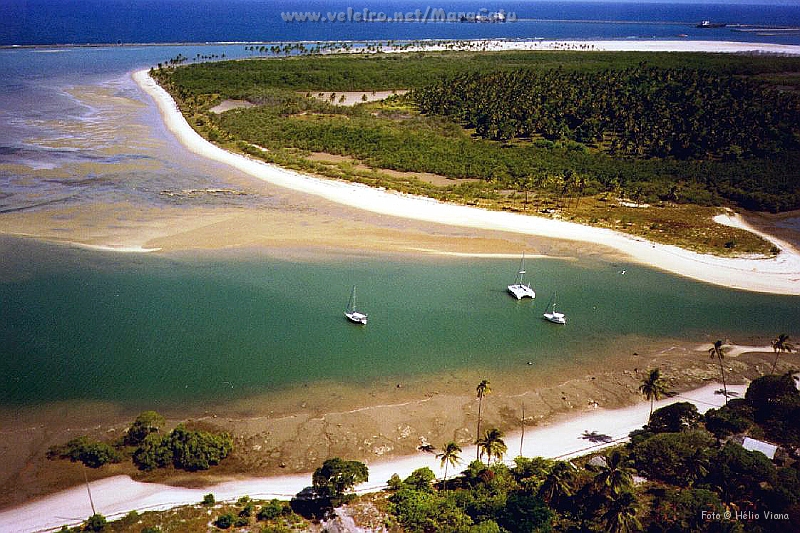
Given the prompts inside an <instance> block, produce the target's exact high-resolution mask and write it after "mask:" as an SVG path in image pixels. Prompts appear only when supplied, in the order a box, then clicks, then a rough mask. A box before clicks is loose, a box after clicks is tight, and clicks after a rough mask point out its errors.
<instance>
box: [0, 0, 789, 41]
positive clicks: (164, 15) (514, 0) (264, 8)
mask: <svg viewBox="0 0 800 533" xmlns="http://www.w3.org/2000/svg"><path fill="white" fill-rule="evenodd" d="M753 4H754V5H750V4H746V3H743V2H720V3H716V4H715V3H706V2H698V3H688V2H679V3H674V2H597V1H595V2H580V1H560V2H554V1H537V0H526V1H519V0H509V1H508V2H503V1H498V0H490V1H485V2H484V1H475V0H467V1H455V0H445V1H442V2H429V3H425V2H422V1H420V0H410V1H397V0H390V1H388V2H377V1H375V0H362V1H359V2H353V1H350V0H334V1H325V2H323V1H320V0H308V1H299V0H278V1H260V0H225V1H223V0H139V1H134V2H130V1H127V0H4V1H3V2H1V3H0V20H3V21H4V23H3V24H2V25H0V45H37V44H39V45H41V44H45V45H52V44H109V43H121V44H126V43H182V42H183V43H185V42H194V43H206V42H232V41H298V40H312V41H316V40H364V39H370V40H374V39H383V40H386V39H394V40H409V39H478V38H512V39H534V38H544V39H629V38H636V39H669V38H675V37H676V36H678V35H682V34H685V35H688V37H689V38H692V39H703V40H706V39H709V40H733V41H752V40H757V41H760V42H775V43H784V44H798V43H800V34H799V33H798V31H797V30H798V27H800V6H798V4H797V2H789V1H786V2H758V1H754V2H753ZM348 10H351V11H352V12H364V10H367V12H371V13H374V14H376V15H377V14H380V13H383V14H386V15H388V16H392V15H393V14H394V13H398V12H400V13H404V14H405V13H409V12H416V11H417V10H419V11H420V12H422V13H425V12H426V11H429V10H441V11H442V12H444V13H461V12H464V13H469V12H475V13H480V12H486V13H492V12H496V11H500V10H503V11H505V12H506V13H511V14H514V16H515V17H516V19H517V20H516V21H515V22H507V23H505V24H464V23H446V22H426V23H419V22H403V23H395V22H387V23H380V22H372V23H369V22H359V21H357V20H355V19H353V18H352V17H350V18H348V17H345V20H344V21H343V22H338V21H337V22H317V23H311V22H307V23H298V22H285V21H284V19H283V17H282V14H285V13H291V12H299V13H304V12H312V13H313V12H319V13H322V14H323V15H324V14H327V13H331V14H337V13H345V14H346V13H347V12H348ZM329 18H335V17H329ZM426 20H429V19H426ZM702 20H711V21H713V22H720V23H726V24H731V25H737V26H736V27H731V28H719V29H698V28H695V25H696V24H697V23H698V22H700V21H702ZM738 25H744V27H740V26H738ZM760 26H767V27H776V26H777V27H780V28H781V30H780V31H768V30H762V29H760V28H759V27H760ZM735 30H748V31H745V32H741V31H735ZM749 30H753V31H754V33H750V31H749Z"/></svg>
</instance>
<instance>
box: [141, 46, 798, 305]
mask: <svg viewBox="0 0 800 533" xmlns="http://www.w3.org/2000/svg"><path fill="white" fill-rule="evenodd" d="M610 42H612V43H613V42H615V41H610ZM604 43H605V42H604ZM660 43H664V42H660ZM489 44H490V45H491V46H488V47H489V48H490V49H505V48H498V47H499V46H500V44H502V45H503V46H504V47H505V46H513V47H515V48H514V49H526V48H524V47H525V46H533V45H536V46H543V45H545V44H547V43H542V42H539V41H534V42H532V43H531V42H527V43H526V42H492V41H490V42H489ZM680 44H681V45H682V46H681V47H677V49H680V50H683V45H691V44H692V43H691V42H687V43H683V42H681V43H680ZM695 44H696V43H695ZM701 44H702V46H701V45H699V44H698V45H697V46H698V47H699V48H701V51H718V52H725V51H728V52H729V51H730V50H729V48H728V47H727V46H722V45H721V44H719V43H712V42H702V43H701ZM723 44H730V43H723ZM661 46H666V48H669V46H667V45H664V44H662V45H661ZM751 48H752V49H758V46H757V45H751ZM767 48H768V49H772V46H771V45H770V46H768V47H767ZM794 48H797V50H796V52H797V53H798V54H800V47H794ZM736 51H741V50H739V49H737V50H736ZM132 77H133V79H134V81H135V82H136V83H137V84H138V85H139V87H140V88H141V89H142V90H143V91H144V92H145V93H146V94H148V95H149V96H150V97H151V98H152V99H153V101H154V102H155V103H156V105H157V107H158V109H159V112H160V114H161V116H162V118H163V120H164V123H165V125H166V127H167V129H168V130H169V131H170V132H171V133H172V134H173V135H175V137H176V138H177V139H178V140H179V141H180V142H181V144H183V145H184V146H185V147H186V148H187V149H188V150H190V151H191V152H193V153H195V154H198V155H200V156H203V157H206V158H208V159H211V160H214V161H217V162H220V163H223V164H226V165H229V166H231V167H233V168H236V169H238V170H240V171H243V172H244V173H246V174H249V175H251V176H253V177H255V178H257V179H260V180H262V181H265V182H268V183H270V184H273V185H277V186H279V187H283V188H287V189H291V190H293V191H298V192H301V193H303V194H309V195H313V196H316V197H321V198H323V199H325V200H328V201H331V202H335V203H339V204H341V205H345V206H348V207H351V208H356V209H361V210H366V211H368V212H372V213H375V214H378V215H388V216H393V217H399V218H404V219H410V220H416V221H423V222H429V223H437V224H442V225H447V226H456V227H462V228H470V229H474V230H493V231H498V232H505V233H509V234H519V235H527V236H539V237H548V238H553V239H561V240H566V241H572V242H588V243H595V244H600V245H602V246H605V247H608V248H610V249H613V250H615V251H616V252H621V253H623V254H625V255H626V256H628V257H630V258H631V259H633V260H634V261H636V262H638V263H641V264H645V265H647V266H651V267H654V268H657V269H660V270H664V271H668V272H671V273H673V274H677V275H680V276H684V277H688V278H691V279H695V280H698V281H703V282H706V283H711V284H715V285H721V286H724V287H728V288H733V289H740V290H747V291H754V292H764V293H775V294H790V295H800V253H799V252H798V251H797V249H796V248H795V247H794V246H792V245H791V244H789V243H787V242H785V241H783V240H780V239H777V238H775V237H771V236H769V235H767V234H763V233H762V235H764V236H765V237H767V238H768V240H770V242H772V244H773V245H774V246H775V247H776V248H778V249H779V250H780V253H779V254H778V256H777V257H775V258H760V257H759V258H722V257H718V256H713V255H710V254H699V253H696V252H692V251H688V250H685V249H682V248H679V247H677V246H671V245H662V244H655V243H652V242H649V241H646V240H644V239H642V238H638V237H634V236H630V235H626V234H622V233H619V232H615V231H612V230H609V229H604V228H595V227H590V226H584V225H580V224H576V223H572V222H567V221H561V220H553V219H547V218H542V217H535V216H527V215H522V214H517V213H508V212H497V211H488V210H484V209H480V208H476V207H470V206H463V205H456V204H450V203H443V202H439V201H436V200H433V199H430V198H425V197H418V196H411V195H407V194H401V193H396V192H389V191H385V190H379V189H375V188H371V187H369V186H366V185H361V184H355V183H350V182H343V181H337V180H331V179H324V178H318V177H314V176H310V175H306V174H302V173H299V172H295V171H291V170H287V169H283V168H280V167H277V166H274V165H270V164H267V163H264V162H261V161H257V160H255V159H253V158H249V157H247V156H244V155H240V154H235V153H232V152H228V151H226V150H224V149H222V148H220V147H218V146H216V145H214V144H212V143H210V142H209V141H207V140H205V139H204V138H203V137H201V136H200V135H199V134H198V133H197V132H195V131H194V130H193V129H192V128H191V126H189V124H188V123H187V122H186V120H185V119H184V117H183V115H182V114H181V112H180V110H179V109H178V107H177V104H176V103H175V101H174V100H173V99H172V97H171V96H170V95H169V94H168V93H167V92H166V91H165V90H164V89H163V88H161V87H160V86H159V85H158V84H157V83H156V82H155V80H153V78H151V77H150V76H149V74H148V72H147V71H146V70H141V71H137V72H135V73H133V74H132ZM729 219H730V220H731V221H735V223H736V224H737V225H738V226H739V227H743V228H748V229H749V230H751V231H752V229H751V228H749V226H747V224H746V223H744V222H743V221H742V220H741V219H740V218H737V217H736V216H735V215H733V214H731V215H730V216H729ZM731 223H733V222H731Z"/></svg>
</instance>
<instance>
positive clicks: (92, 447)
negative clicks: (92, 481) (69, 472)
mask: <svg viewBox="0 0 800 533" xmlns="http://www.w3.org/2000/svg"><path fill="white" fill-rule="evenodd" d="M47 458H48V459H51V460H55V459H69V460H70V461H72V462H81V463H83V464H84V465H86V466H88V467H89V468H100V467H101V466H103V465H105V464H109V463H119V462H120V461H121V460H122V455H121V454H120V453H119V452H118V451H117V450H116V449H115V448H114V447H113V446H112V445H110V444H109V443H107V442H100V441H96V440H92V439H90V438H89V437H88V436H86V435H83V436H80V437H76V438H74V439H72V440H70V441H69V442H67V443H66V444H62V445H56V446H51V447H50V448H49V449H48V450H47Z"/></svg>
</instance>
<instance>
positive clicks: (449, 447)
mask: <svg viewBox="0 0 800 533" xmlns="http://www.w3.org/2000/svg"><path fill="white" fill-rule="evenodd" d="M460 453H461V446H459V445H458V444H456V443H455V442H453V441H450V442H448V443H447V444H445V445H444V447H443V448H442V453H437V454H436V458H437V459H441V460H442V466H443V467H444V481H447V466H448V465H453V467H455V466H456V465H457V464H458V463H460V462H461V459H460V458H459V454H460Z"/></svg>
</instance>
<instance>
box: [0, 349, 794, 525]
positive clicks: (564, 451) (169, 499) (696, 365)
mask: <svg viewBox="0 0 800 533" xmlns="http://www.w3.org/2000/svg"><path fill="white" fill-rule="evenodd" d="M756 341H757V340H756ZM756 344H758V342H756ZM729 354H730V357H728V358H726V367H728V370H726V378H727V379H728V380H729V383H728V390H729V391H731V392H732V396H733V397H741V396H743V394H744V391H745V389H746V384H747V383H748V382H749V381H750V380H752V379H754V378H755V377H758V376H759V375H763V374H765V373H768V372H769V370H770V368H771V363H772V361H773V359H774V354H773V352H772V350H771V348H770V347H769V346H760V345H756V346H744V345H742V346H738V345H734V346H731V350H730V351H729ZM784 359H785V360H784ZM799 363H800V358H798V355H797V354H786V355H785V356H784V357H783V358H782V359H781V363H780V364H779V368H778V371H779V372H780V371H786V370H787V369H791V368H796V367H797V365H798V364H799ZM633 364H636V365H640V366H637V367H633V368H625V367H626V366H630V365H633ZM654 366H658V367H659V368H661V370H662V375H663V376H664V377H665V378H666V379H667V382H668V383H669V389H670V390H671V391H673V392H674V393H676V394H675V395H673V396H672V397H670V398H666V399H662V400H660V401H659V402H657V403H656V408H658V407H661V406H664V405H668V404H669V403H673V402H676V401H691V402H693V403H694V404H695V405H697V407H698V409H699V411H700V412H704V411H706V410H707V409H709V408H711V407H718V406H720V405H721V404H722V401H723V400H722V395H721V394H720V388H721V386H720V385H719V384H718V383H717V382H716V381H717V380H716V378H718V375H719V374H718V366H717V363H716V362H715V361H714V360H712V359H709V358H708V353H707V346H706V345H700V346H697V345H694V346H692V345H690V344H689V343H685V344H683V345H674V344H672V345H668V344H664V345H659V346H656V347H654V349H653V351H648V352H647V353H642V354H639V353H635V354H633V355H631V354H628V355H626V356H624V357H620V358H619V359H616V360H612V361H611V362H609V361H603V364H602V365H599V366H598V367H597V368H595V369H585V372H581V371H579V370H574V371H573V372H574V373H572V374H571V375H570V374H558V376H560V377H557V376H554V375H551V376H540V377H539V378H537V379H535V380H534V381H533V382H532V385H533V386H532V387H528V388H527V389H526V390H523V389H519V388H513V387H512V388H510V389H508V390H505V386H506V385H508V384H507V383H505V382H504V381H502V378H500V379H493V380H491V385H492V387H493V390H494V392H493V394H491V395H490V396H488V397H487V398H486V400H485V401H484V405H483V408H484V413H483V414H484V426H485V427H489V426H497V427H500V428H501V429H502V430H503V431H504V432H505V433H506V435H505V441H506V444H507V445H508V455H507V457H506V461H509V462H510V461H513V458H514V457H516V456H518V455H519V454H520V453H521V455H523V456H527V457H534V456H542V457H548V458H556V459H567V458H571V457H574V456H578V455H585V454H588V453H593V452H596V451H599V450H601V449H602V448H604V447H606V446H609V445H613V444H618V443H620V442H623V441H624V440H625V438H626V437H627V435H628V433H630V431H633V430H634V429H638V428H639V427H641V426H642V425H643V424H644V423H646V421H647V416H648V413H649V409H650V404H649V402H646V401H644V399H643V397H642V396H641V394H640V393H639V392H638V390H637V386H638V384H639V383H640V382H641V379H643V378H644V376H645V375H646V372H647V371H648V369H649V368H652V367H654ZM603 367H604V368H606V370H605V372H597V370H600V369H601V368H603ZM470 377H472V376H470ZM593 378H597V379H593ZM559 379H566V381H563V382H559V381H558V380H559ZM473 381H474V379H473ZM470 385H472V386H469V388H468V390H466V391H463V390H461V391H456V390H452V389H450V388H447V387H448V385H444V388H442V387H437V388H436V389H438V390H434V389H431V384H430V383H426V384H425V385H424V387H422V388H421V389H415V388H414V387H413V386H411V387H410V388H411V389H412V390H409V391H402V392H403V393H410V394H406V395H405V396H402V398H401V401H397V402H394V403H392V402H387V401H386V400H387V398H388V396H384V397H381V398H375V397H371V398H370V400H371V401H370V402H369V403H371V405H365V404H363V403H361V402H364V401H365V398H364V397H361V399H358V400H354V402H355V403H353V404H350V405H344V404H341V405H335V402H334V403H333V404H331V403H330V402H328V403H329V405H328V408H327V409H324V410H322V411H318V412H313V413H309V412H307V410H300V411H295V412H294V413H291V412H282V413H277V414H276V415H273V416H258V415H256V414H250V415H249V416H245V417H242V418H236V416H237V415H236V414H235V413H227V414H224V413H222V412H220V413H219V416H218V417H216V416H213V415H208V416H207V417H205V418H206V420H205V421H209V420H211V421H214V422H215V423H217V424H219V427H220V428H222V429H226V430H232V431H233V433H234V435H235V437H236V439H237V440H236V448H237V449H238V450H239V452H245V455H247V456H249V458H250V459H249V460H250V461H251V462H250V463H247V462H246V461H245V460H244V459H243V457H242V455H241V454H240V455H239V456H232V457H230V458H228V459H227V460H226V461H224V462H223V463H222V464H221V465H220V466H218V467H215V468H214V469H212V470H210V471H208V472H204V473H196V474H192V475H186V474H182V473H180V472H164V473H161V474H160V477H159V474H158V473H157V474H156V475H155V476H153V475H149V476H142V475H141V474H136V473H135V471H132V470H131V469H128V470H124V469H119V468H115V467H114V466H107V467H103V468H102V469H100V470H97V471H95V470H90V471H89V474H90V481H91V490H92V494H93V497H94V502H95V505H96V507H97V510H98V512H100V513H102V514H104V516H106V517H109V518H112V517H117V518H118V517H121V516H124V515H125V514H126V513H127V512H129V511H131V510H134V509H135V510H137V511H138V512H144V511H147V510H161V509H167V508H172V507H176V506H179V505H186V504H194V503H198V502H199V501H201V500H202V497H203V495H205V494H207V493H209V492H210V493H213V494H214V495H215V498H216V499H217V500H218V501H222V500H236V499H237V498H239V497H241V496H243V495H248V496H250V497H253V498H264V499H270V498H279V499H287V500H288V499H290V498H291V497H292V496H294V495H295V494H296V493H297V492H299V491H300V490H302V489H303V488H304V487H306V486H308V485H309V484H310V478H311V474H310V473H311V472H312V471H313V469H314V468H315V467H317V466H319V465H320V464H321V463H322V461H324V460H325V458H327V457H331V456H341V457H345V458H348V459H356V460H361V461H364V462H365V463H366V464H367V465H368V466H369V468H370V481H369V482H367V483H365V484H363V485H361V486H360V487H358V489H359V491H360V492H373V491H377V490H380V489H381V488H382V487H383V486H385V483H386V481H387V480H388V479H389V477H390V476H391V475H392V474H393V473H398V474H399V475H400V476H401V477H406V476H407V475H409V474H410V473H411V472H412V471H413V470H415V469H417V468H421V467H425V466H427V467H429V468H431V469H432V470H433V471H434V472H436V473H437V475H439V476H440V477H441V475H442V471H441V468H440V464H439V463H440V462H439V461H438V460H436V458H435V455H434V454H432V453H425V452H420V451H418V450H417V447H418V446H419V445H420V444H425V443H429V444H432V445H434V446H435V447H436V448H439V447H440V446H441V445H442V443H443V442H446V441H448V440H456V441H457V442H459V443H461V444H462V447H463V449H464V451H463V453H462V458H463V463H462V464H461V465H460V468H464V467H466V464H467V463H468V462H469V461H470V460H471V459H472V457H473V456H474V453H475V448H474V446H472V445H471V444H470V443H471V441H472V439H473V438H474V436H473V435H471V434H470V431H469V430H470V429H473V428H474V424H475V421H476V410H477V400H476V398H475V395H474V394H473V389H474V384H473V383H471V382H470ZM450 386H452V384H450ZM458 386H459V387H465V388H466V387H467V385H466V382H464V383H459V384H458ZM516 386H518V385H516ZM391 389H392V387H388V388H386V389H385V390H384V392H385V393H388V394H391V393H392V392H394V391H391ZM598 400H599V401H598ZM322 401H323V399H320V402H322ZM523 404H524V406H525V426H526V431H525V436H524V442H522V443H521V442H520V439H521V435H522V434H521V432H520V429H519V428H520V425H519V424H520V420H519V419H516V420H514V419H513V417H514V416H519V408H520V407H521V406H522V405H523ZM320 405H321V404H320ZM311 407H313V406H311ZM336 407H341V408H342V410H339V411H334V409H335V408H336ZM251 408H252V406H251ZM303 411H305V412H303ZM107 416H108V415H107ZM323 422H325V423H326V424H327V426H326V428H327V429H326V431H327V430H330V431H331V434H330V435H328V436H327V437H326V438H327V439H333V441H336V440H337V439H341V440H340V441H338V442H332V443H329V446H330V448H329V449H328V453H318V452H321V451H322V450H319V449H318V448H317V449H315V443H314V441H319V440H320V439H319V438H318V437H319V431H320V430H322V429H324V428H322V427H321V426H319V425H320V424H322V423H323ZM84 423H86V424H92V423H94V422H92V421H90V420H85V421H84ZM393 425H397V426H398V428H399V430H398V429H397V428H393V427H392V426H393ZM317 426H319V427H317ZM315 427H316V428H317V431H315V430H314V428H315ZM336 428H338V430H337V429H336ZM109 429H110V428H109V424H108V423H105V424H101V425H100V427H98V428H95V434H106V435H107V434H108V432H109ZM387 429H388V431H387ZM297 431H300V432H301V433H298V435H301V434H302V435H301V436H300V438H298V437H297V436H296V435H294V433H295V432H297ZM337 431H338V432H339V433H337ZM382 431H384V432H386V434H384V433H381V432H382ZM392 431H394V432H395V433H394V436H393V437H391V436H390V435H388V433H390V432H392ZM589 433H597V434H600V435H604V436H605V437H606V440H607V441H608V442H605V443H603V442H593V441H592V440H590V439H587V437H586V436H585V435H586V434H589ZM276 434H282V435H284V437H286V438H287V439H288V440H287V442H286V446H287V447H291V448H293V449H296V450H300V449H302V451H303V453H304V454H305V455H306V458H307V459H309V458H313V460H310V461H309V462H307V463H304V464H303V466H302V467H299V468H292V466H291V465H287V467H286V468H277V469H273V470H271V471H266V470H263V469H258V468H257V467H256V466H255V465H257V464H258V461H259V457H261V458H263V457H264V456H265V455H269V450H266V449H262V448H260V447H259V446H264V448H266V447H267V446H266V444H265V439H269V438H270V435H276ZM326 434H327V433H326ZM0 437H3V435H2V434H0ZM381 438H384V440H383V441H381ZM391 438H393V439H394V443H395V444H396V448H395V449H394V450H389V451H387V452H386V453H382V454H380V453H376V451H377V450H380V449H381V447H384V448H385V447H386V443H388V442H389V440H390V439H391ZM4 440H7V435H6V436H5V439H4ZM403 441H405V444H403ZM367 442H371V443H372V444H373V447H372V448H369V446H365V443H367ZM343 450H350V452H351V453H343ZM309 452H310V453H309ZM42 461H43V459H42ZM230 461H233V462H234V463H235V464H234V465H231V464H229V462H230ZM285 461H287V462H291V458H289V457H286V458H285ZM46 463H47V464H46V465H44V467H45V468H51V469H56V470H61V473H62V475H69V476H70V477H71V479H72V482H71V483H67V484H66V485H64V486H61V488H60V489H59V490H51V491H47V492H44V493H42V494H40V495H39V496H37V497H34V498H28V499H25V500H23V501H19V502H15V503H13V504H11V505H10V506H9V505H4V506H2V507H0V530H3V531H6V530H9V531H11V530H14V531H16V530H19V531H39V530H44V529H47V528H51V529H55V528H58V527H60V526H61V525H63V524H77V523H79V522H80V521H82V520H85V519H86V517H88V516H89V515H90V514H91V509H90V507H89V502H88V498H87V495H86V486H85V484H83V479H82V474H81V468H80V465H79V464H74V463H69V462H68V461H56V462H46ZM70 486H71V488H67V487H70ZM14 527H17V528H18V529H14Z"/></svg>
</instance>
